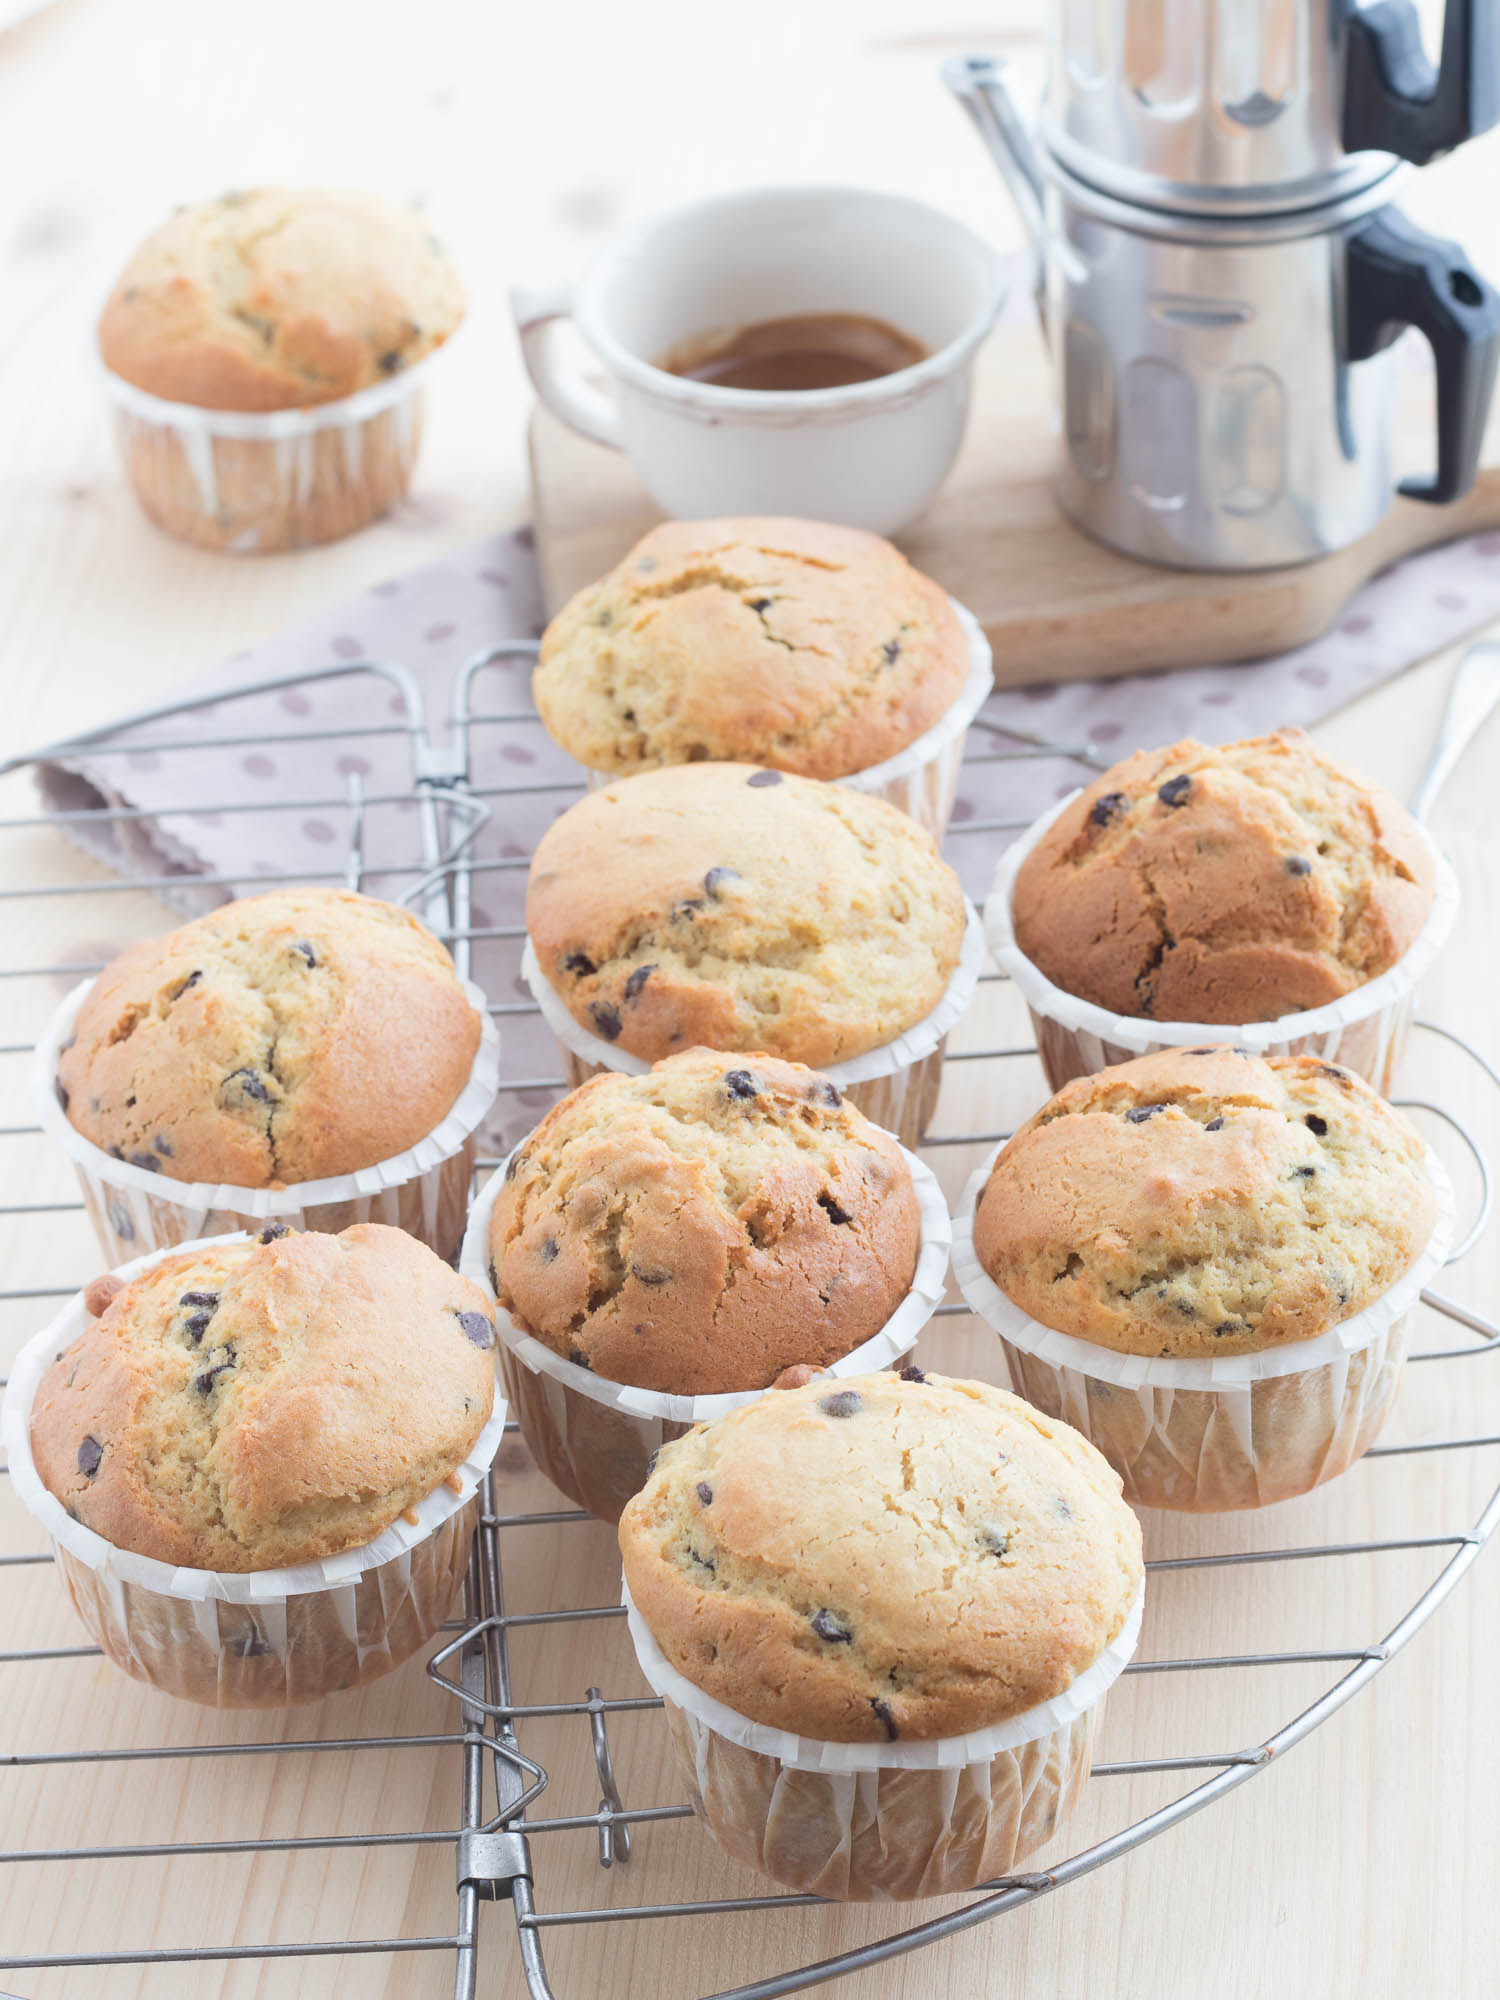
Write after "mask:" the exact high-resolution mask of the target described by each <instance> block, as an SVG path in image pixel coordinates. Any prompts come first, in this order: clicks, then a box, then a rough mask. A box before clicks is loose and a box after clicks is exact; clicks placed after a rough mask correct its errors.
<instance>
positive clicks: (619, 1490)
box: [458, 1140, 953, 1521]
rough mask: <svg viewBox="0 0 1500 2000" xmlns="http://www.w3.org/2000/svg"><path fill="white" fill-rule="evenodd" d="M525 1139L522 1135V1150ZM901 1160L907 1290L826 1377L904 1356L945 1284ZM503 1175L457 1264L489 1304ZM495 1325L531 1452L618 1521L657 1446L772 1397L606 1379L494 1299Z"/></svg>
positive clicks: (934, 1203) (941, 1215)
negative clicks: (914, 1224) (524, 1326)
mask: <svg viewBox="0 0 1500 2000" xmlns="http://www.w3.org/2000/svg"><path fill="white" fill-rule="evenodd" d="M525 1143H526V1142H525V1140H522V1141H521V1146H524V1145H525ZM521 1146H517V1147H516V1148H515V1152H519V1151H520V1150H521ZM510 1157H511V1158H514V1157H515V1154H514V1153H512V1154H511V1156H510ZM903 1157H904V1158H905V1160H906V1164H907V1166H908V1167H909V1168H910V1170H911V1177H912V1185H913V1187H914V1188H915V1189H916V1195H917V1205H918V1208H919V1210H920V1213H921V1247H920V1249H919V1250H918V1253H917V1267H916V1270H915V1271H914V1272H913V1274H912V1281H911V1287H910V1289H909V1290H908V1292H907V1294H906V1296H905V1298H904V1299H903V1300H902V1301H901V1303H900V1305H899V1306H897V1308H896V1310H895V1312H893V1313H892V1314H891V1317H890V1318H889V1319H888V1320H887V1321H886V1323H885V1325H884V1326H883V1327H881V1329H880V1331H879V1332H878V1333H875V1334H872V1335H871V1336H870V1338H869V1339H868V1340H866V1341H862V1342H861V1343H860V1345H859V1346H858V1347H856V1348H852V1349H851V1350H850V1352H849V1353H848V1354H844V1355H841V1356H840V1357H839V1358H838V1360H836V1361H831V1362H830V1363H829V1364H828V1368H827V1372H828V1374H830V1375H867V1374H869V1373H871V1372H872V1371H873V1370H875V1369H877V1368H890V1367H893V1366H894V1365H895V1364H896V1363H897V1362H899V1361H901V1360H902V1359H903V1358H904V1357H905V1356H906V1355H908V1354H910V1353H911V1351H912V1348H913V1346H914V1345H915V1343H916V1338H917V1335H918V1333H919V1332H920V1331H921V1330H922V1328H923V1327H924V1326H925V1325H926V1324H927V1322H928V1320H929V1319H931V1317H932V1314H933V1311H934V1309H935V1308H936V1307H937V1305H938V1304H939V1302H940V1301H941V1299H942V1296H943V1293H944V1290H945V1289H946V1284H947V1277H948V1250H949V1245H950V1244H951V1242H952V1235H953V1232H952V1225H951V1223H950V1221H949V1218H948V1204H947V1201H946V1200H945V1199H944V1196H943V1191H942V1189H941V1188H940V1187H939V1186H938V1184H937V1181H936V1179H935V1178H934V1176H933V1174H932V1173H931V1172H930V1170H929V1169H928V1168H927V1167H925V1166H924V1165H923V1164H922V1162H921V1161H920V1160H919V1159H917V1158H916V1156H915V1155H914V1154H912V1153H907V1152H905V1149H904V1148H903ZM506 1164H507V1165H508V1164H509V1161H507V1162H506ZM504 1181H505V1170H504V1166H502V1167H501V1168H499V1169H497V1170H496V1172H495V1173H494V1174H492V1175H491V1177H490V1179H489V1181H488V1182H487V1184H486V1186H485V1188H484V1191H483V1193H482V1194H481V1195H480V1197H479V1199H478V1201H476V1202H475V1204H474V1207H473V1210H472V1211H471V1213H470V1216H469V1227H468V1231H467V1233H466V1234H465V1236H464V1247H463V1254H462V1256H461V1257H460V1259H459V1266H458V1268H459V1271H460V1272H461V1274H462V1275H463V1276H464V1277H466V1278H468V1279H469V1280H470V1282H471V1283H473V1284H476V1285H478V1286H479V1288H480V1290H481V1291H483V1292H484V1293H485V1295H486V1296H487V1297H488V1298H490V1299H491V1300H494V1299H495V1287H494V1285H493V1284H492V1283H491V1281H490V1217H491V1214H492V1213H493V1210H494V1206H495V1201H496V1197H497V1196H498V1194H499V1192H500V1189H501V1187H502V1186H503V1185H504ZM495 1331H496V1332H497V1334H498V1335H499V1338H500V1372H501V1377H502V1379H503V1380H504V1383H505V1389H506V1394H507V1396H508V1397H509V1399H510V1403H511V1407H512V1409H513V1410H514V1412H515V1417H516V1422H517V1423H518V1424H519V1425H520V1427H521V1435H522V1436H523V1437H524V1438H525V1440H526V1442H527V1445H528V1446H529V1447H530V1450H531V1455H532V1457H533V1458H534V1459H535V1460H536V1462H537V1464H538V1465H539V1466H540V1467H541V1469H542V1471H543V1472H545V1473H546V1475H547V1477H548V1478H549V1479H550V1480H551V1481H552V1483H553V1485H554V1486H556V1487H558V1488H559V1489H560V1490H561V1491H562V1492H564V1493H566V1494H567V1496H568V1498H569V1499H570V1500H576V1501H577V1502H578V1504H579V1505H580V1506H581V1507H586V1508H587V1509H588V1511H589V1512H590V1513H591V1514H595V1515H597V1516H598V1517H599V1519H600V1520H603V1521H617V1520H618V1519H619V1518H620V1511H621V1509H622V1508H623V1507H624V1505H625V1503H626V1501H627V1500H629V1498H630V1497H631V1495H632V1494H633V1493H638V1492H639V1491H640V1489H641V1487H642V1486H644V1485H645V1483H646V1475H647V1472H648V1470H649V1468H650V1462H651V1458H652V1455H653V1454H654V1453H655V1452H657V1451H659V1450H660V1448H661V1446H662V1445H664V1444H666V1443H667V1442H668V1441H669V1440H670V1439H672V1438H676V1437H681V1436H682V1434H683V1432H684V1431H688V1430H691V1429H692V1427H693V1425H694V1424H706V1423H710V1422H711V1421H712V1420H713V1419H714V1418H715V1417H722V1416H727V1415H728V1413H729V1411H731V1410H734V1409H738V1408H739V1406H740V1405H741V1404H742V1403H753V1402H755V1401H756V1400H757V1399H758V1398H759V1397H761V1396H766V1395H770V1394H772V1393H773V1392H772V1391H771V1390H770V1389H769V1388H766V1389H740V1390H735V1391H731V1392H729V1393H726V1394H724V1395H718V1396H673V1395H668V1394H666V1393H665V1392H663V1391H660V1390H654V1389H638V1388H635V1387H634V1386H633V1385H632V1384H630V1383H628V1382H612V1381H610V1380H609V1379H608V1377H606V1376H602V1375H596V1374H594V1373H593V1371H592V1370H591V1369H588V1368H580V1367H579V1366H578V1365H577V1364H576V1363H575V1362H572V1361H567V1360H565V1359H564V1358H563V1356H562V1355H560V1354H557V1353H554V1351H553V1350H552V1349H551V1348H550V1347H548V1346H547V1344H546V1342H545V1341H541V1340H537V1339H535V1338H534V1337H533V1336H532V1335H531V1334H528V1333H523V1332H522V1330H521V1329H520V1327H518V1326H517V1325H516V1323H515V1321H514V1320H513V1319H512V1318H511V1317H510V1315H509V1313H507V1312H506V1310H505V1308H504V1307H503V1306H502V1305H500V1304H499V1303H498V1301H496V1302H495Z"/></svg>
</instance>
